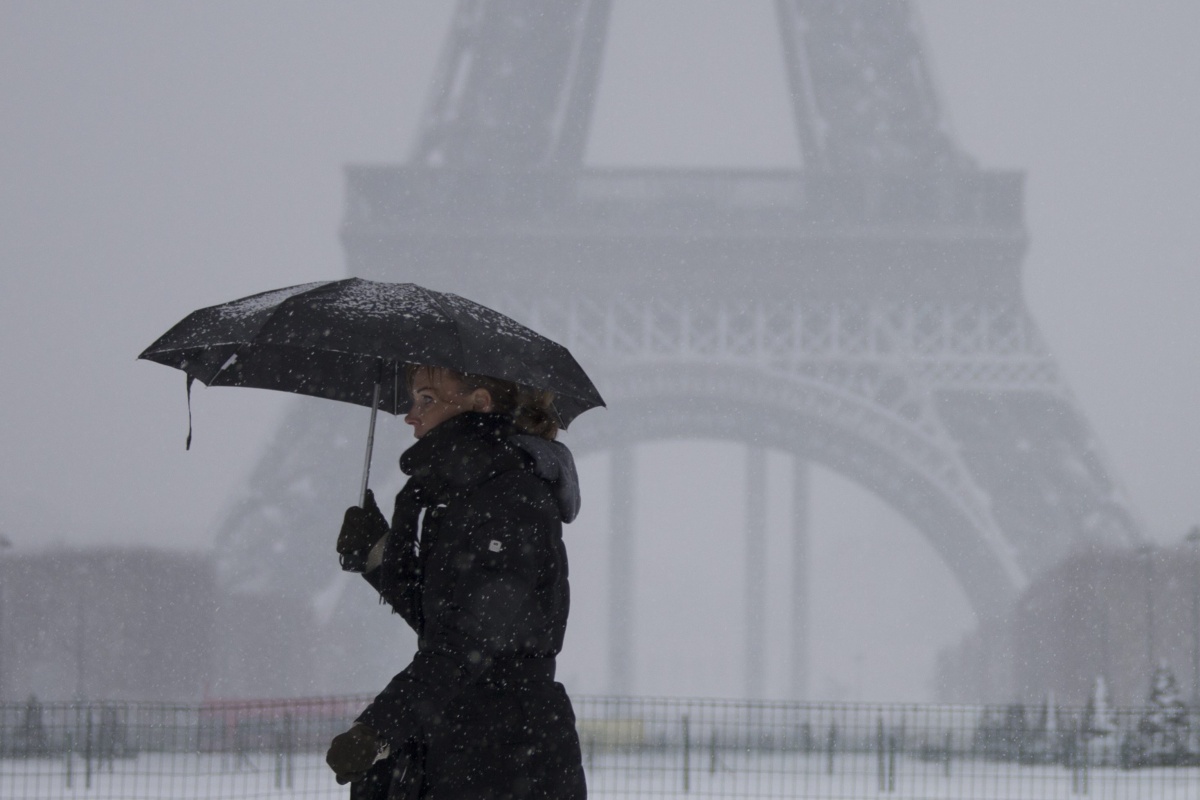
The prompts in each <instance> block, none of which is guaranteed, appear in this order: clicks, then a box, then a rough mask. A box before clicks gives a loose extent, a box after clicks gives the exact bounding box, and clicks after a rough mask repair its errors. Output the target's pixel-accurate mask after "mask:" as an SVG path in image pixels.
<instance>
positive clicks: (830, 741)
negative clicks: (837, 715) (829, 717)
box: [825, 721, 837, 775]
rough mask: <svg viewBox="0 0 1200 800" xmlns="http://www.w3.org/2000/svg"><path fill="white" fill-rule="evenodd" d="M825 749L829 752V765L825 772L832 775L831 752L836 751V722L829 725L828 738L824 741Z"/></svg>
mask: <svg viewBox="0 0 1200 800" xmlns="http://www.w3.org/2000/svg"><path fill="white" fill-rule="evenodd" d="M825 744H826V749H827V750H828V751H829V763H828V765H827V766H826V770H827V771H828V772H829V774H830V775H832V774H833V752H834V751H835V750H836V749H837V722H833V721H831V722H830V723H829V736H828V737H826V740H825Z"/></svg>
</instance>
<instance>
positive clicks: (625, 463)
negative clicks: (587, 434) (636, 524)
mask: <svg viewBox="0 0 1200 800" xmlns="http://www.w3.org/2000/svg"><path fill="white" fill-rule="evenodd" d="M609 487H610V489H609V491H610V492H611V498H610V506H609V525H610V527H611V528H612V531H611V539H610V547H611V549H610V550H609V555H608V568H609V579H608V585H609V616H608V680H609V692H610V693H611V694H614V695H628V694H629V693H630V692H631V691H632V690H633V503H634V497H635V486H634V451H633V446H632V445H628V444H623V445H620V446H618V447H616V448H614V449H613V451H612V453H611V455H610V458H609Z"/></svg>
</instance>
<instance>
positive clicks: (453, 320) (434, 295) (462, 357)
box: [418, 286, 469, 372]
mask: <svg viewBox="0 0 1200 800" xmlns="http://www.w3.org/2000/svg"><path fill="white" fill-rule="evenodd" d="M418 288H420V289H421V291H423V292H425V293H426V294H427V295H429V299H430V300H432V301H433V302H434V304H435V305H436V306H437V307H438V308H439V309H441V311H442V313H443V314H445V315H446V318H447V319H448V320H450V324H451V325H453V326H454V332H455V333H457V334H458V336H456V337H455V340H456V341H457V342H458V363H459V364H461V365H463V367H462V371H463V372H468V371H469V370H467V369H466V368H465V366H466V362H467V354H466V351H465V350H464V349H463V335H462V328H460V327H459V325H458V318H457V317H455V316H454V315H453V314H451V313H450V312H449V311H448V310H447V309H446V306H445V304H443V303H442V298H441V297H440V296H439V294H438V292H435V291H433V290H432V289H426V288H425V287H424V286H421V287H418Z"/></svg>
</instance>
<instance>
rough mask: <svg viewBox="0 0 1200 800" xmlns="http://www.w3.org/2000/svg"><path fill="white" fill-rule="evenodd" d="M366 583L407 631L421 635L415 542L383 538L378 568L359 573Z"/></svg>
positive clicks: (396, 534)
mask: <svg viewBox="0 0 1200 800" xmlns="http://www.w3.org/2000/svg"><path fill="white" fill-rule="evenodd" d="M362 576H363V578H365V579H366V581H367V583H369V584H371V586H372V587H373V588H374V589H375V591H377V592H379V596H380V597H381V598H383V600H384V601H385V602H386V603H387V604H388V605H389V606H391V607H392V611H394V612H395V613H397V614H399V615H400V616H401V617H403V618H404V621H405V622H407V623H408V625H409V627H410V628H412V629H413V630H414V631H416V632H417V633H418V634H420V632H421V604H420V597H421V566H420V561H419V559H418V558H417V552H416V542H415V541H407V542H406V541H404V537H403V535H402V534H401V533H399V532H392V533H389V534H388V535H387V537H386V538H385V540H384V542H383V554H382V558H381V560H380V563H379V566H377V567H376V568H375V569H372V570H369V571H367V572H364V573H362Z"/></svg>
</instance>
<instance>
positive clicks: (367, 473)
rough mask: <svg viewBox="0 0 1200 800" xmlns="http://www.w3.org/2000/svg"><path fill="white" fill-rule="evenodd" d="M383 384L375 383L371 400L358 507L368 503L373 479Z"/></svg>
mask: <svg viewBox="0 0 1200 800" xmlns="http://www.w3.org/2000/svg"><path fill="white" fill-rule="evenodd" d="M382 388H383V387H382V384H380V383H379V382H376V383H375V395H374V397H372V398H371V428H370V430H369V431H367V455H366V457H365V458H364V459H363V477H362V487H361V488H360V489H359V490H358V505H359V507H360V508H361V507H362V506H363V504H365V503H366V502H367V480H368V479H369V478H370V477H371V451H372V450H373V449H374V447H375V417H376V416H377V415H378V414H379V392H380V390H381V389H382Z"/></svg>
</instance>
